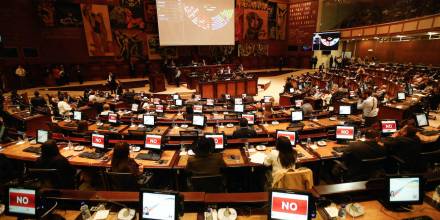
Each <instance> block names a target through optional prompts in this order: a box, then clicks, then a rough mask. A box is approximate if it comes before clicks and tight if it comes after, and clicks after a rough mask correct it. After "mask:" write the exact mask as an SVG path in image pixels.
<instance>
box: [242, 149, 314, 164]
mask: <svg viewBox="0 0 440 220" xmlns="http://www.w3.org/2000/svg"><path fill="white" fill-rule="evenodd" d="M274 149H275V147H274V146H269V147H266V151H264V153H265V154H269V153H270V152H271V151H272V150H274ZM294 149H295V150H296V152H298V154H302V155H303V156H302V157H299V156H298V159H297V162H298V163H305V162H311V161H316V160H317V159H318V158H317V157H316V156H315V155H313V154H311V153H310V152H309V151H307V150H306V149H305V148H303V147H302V146H301V145H299V144H297V145H296V147H295V148H294ZM258 152H262V151H257V150H255V151H251V152H249V156H252V155H254V154H256V153H258ZM246 160H247V163H249V164H250V165H252V166H263V165H262V164H256V163H252V162H250V159H249V158H246Z"/></svg>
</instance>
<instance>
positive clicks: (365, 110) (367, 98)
mask: <svg viewBox="0 0 440 220" xmlns="http://www.w3.org/2000/svg"><path fill="white" fill-rule="evenodd" d="M362 97H363V99H364V100H362V99H359V101H358V103H357V109H359V110H362V116H363V118H364V119H365V126H366V127H370V126H372V125H373V124H374V123H376V122H377V115H378V114H379V107H378V100H377V98H376V97H374V96H373V95H372V92H371V90H367V91H365V92H364V93H363V94H362Z"/></svg>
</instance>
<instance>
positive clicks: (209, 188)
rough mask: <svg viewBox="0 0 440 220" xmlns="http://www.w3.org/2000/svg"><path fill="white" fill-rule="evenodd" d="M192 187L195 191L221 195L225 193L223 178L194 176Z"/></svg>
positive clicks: (217, 176) (220, 176) (219, 176)
mask: <svg viewBox="0 0 440 220" xmlns="http://www.w3.org/2000/svg"><path fill="white" fill-rule="evenodd" d="M191 186H192V190H193V191H197V192H209V193H219V192H224V185H223V176H222V175H212V176H192V177H191Z"/></svg>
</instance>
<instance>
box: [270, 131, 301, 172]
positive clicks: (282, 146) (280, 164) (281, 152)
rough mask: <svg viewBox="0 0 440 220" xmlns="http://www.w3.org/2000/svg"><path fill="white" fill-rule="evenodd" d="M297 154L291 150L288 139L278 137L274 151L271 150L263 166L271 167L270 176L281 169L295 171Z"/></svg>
mask: <svg viewBox="0 0 440 220" xmlns="http://www.w3.org/2000/svg"><path fill="white" fill-rule="evenodd" d="M297 155H298V153H297V152H296V150H294V149H293V148H292V144H291V143H290V140H289V138H287V137H279V138H278V139H277V141H276V145H275V150H272V151H271V152H270V153H269V154H268V155H267V157H266V159H264V165H266V166H272V174H274V173H276V172H277V171H279V170H281V169H295V163H296V158H297Z"/></svg>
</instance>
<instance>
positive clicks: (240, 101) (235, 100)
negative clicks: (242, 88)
mask: <svg viewBox="0 0 440 220" xmlns="http://www.w3.org/2000/svg"><path fill="white" fill-rule="evenodd" d="M234 104H236V105H241V104H243V99H242V98H235V99H234Z"/></svg>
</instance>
